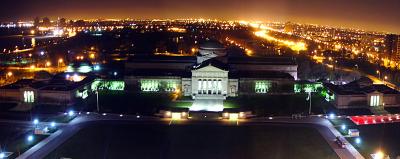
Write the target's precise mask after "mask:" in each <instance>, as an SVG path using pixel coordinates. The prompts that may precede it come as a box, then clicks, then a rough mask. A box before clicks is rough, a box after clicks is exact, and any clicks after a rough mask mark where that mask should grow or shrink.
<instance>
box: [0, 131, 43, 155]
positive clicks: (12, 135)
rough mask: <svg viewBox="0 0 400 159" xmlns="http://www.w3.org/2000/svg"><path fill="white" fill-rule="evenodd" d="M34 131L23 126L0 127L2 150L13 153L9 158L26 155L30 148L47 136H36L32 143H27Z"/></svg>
mask: <svg viewBox="0 0 400 159" xmlns="http://www.w3.org/2000/svg"><path fill="white" fill-rule="evenodd" d="M32 133H33V130H32V129H30V128H28V127H22V126H16V125H13V126H9V125H8V126H7V125H3V126H0V144H1V150H3V151H6V152H13V154H12V155H11V156H10V157H8V158H16V157H17V156H18V155H19V154H22V153H24V152H25V151H27V150H28V149H29V148H31V147H32V146H34V145H35V144H37V143H38V142H40V141H41V140H43V139H44V138H46V137H47V136H45V135H34V139H33V140H32V141H27V136H28V135H30V134H32Z"/></svg>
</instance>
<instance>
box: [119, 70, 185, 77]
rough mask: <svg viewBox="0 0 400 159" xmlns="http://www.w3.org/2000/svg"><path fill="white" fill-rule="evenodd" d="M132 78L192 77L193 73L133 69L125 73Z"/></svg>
mask: <svg viewBox="0 0 400 159" xmlns="http://www.w3.org/2000/svg"><path fill="white" fill-rule="evenodd" d="M125 73H126V75H132V76H150V77H151V76H153V77H154V76H176V77H191V75H192V74H191V72H189V71H182V70H160V69H131V70H129V71H126V72H125Z"/></svg>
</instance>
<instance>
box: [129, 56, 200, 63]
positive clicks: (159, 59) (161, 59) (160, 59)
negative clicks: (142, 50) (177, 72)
mask: <svg viewBox="0 0 400 159" xmlns="http://www.w3.org/2000/svg"><path fill="white" fill-rule="evenodd" d="M128 61H129V62H137V63H143V62H145V63H196V57H195V56H162V55H160V56H156V55H137V56H132V57H130V58H129V60H128Z"/></svg>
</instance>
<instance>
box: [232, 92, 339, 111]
mask: <svg viewBox="0 0 400 159" xmlns="http://www.w3.org/2000/svg"><path fill="white" fill-rule="evenodd" d="M306 98H307V95H304V94H294V95H262V96H261V95H260V96H239V97H236V98H228V100H227V101H225V103H228V104H229V105H232V106H235V107H237V106H240V107H242V108H246V109H249V110H252V111H253V112H254V113H256V114H257V115H260V116H264V115H275V116H279V115H284V116H287V115H289V116H290V115H292V114H308V109H309V101H307V100H306ZM311 101H312V109H311V111H312V113H313V114H325V113H330V112H335V111H337V110H336V109H335V108H333V106H332V105H331V104H330V103H329V102H327V101H325V99H324V98H323V97H321V96H320V95H318V94H315V95H313V98H312V100H311Z"/></svg>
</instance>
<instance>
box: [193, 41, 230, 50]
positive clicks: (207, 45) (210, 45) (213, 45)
mask: <svg viewBox="0 0 400 159" xmlns="http://www.w3.org/2000/svg"><path fill="white" fill-rule="evenodd" d="M199 47H200V49H225V47H224V45H222V44H221V43H220V42H219V41H217V40H206V41H203V42H202V43H200V45H199Z"/></svg>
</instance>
